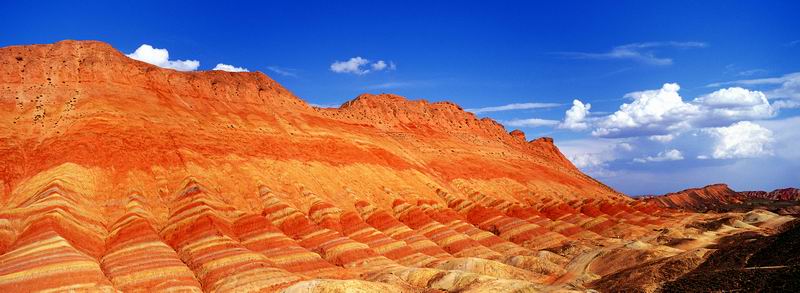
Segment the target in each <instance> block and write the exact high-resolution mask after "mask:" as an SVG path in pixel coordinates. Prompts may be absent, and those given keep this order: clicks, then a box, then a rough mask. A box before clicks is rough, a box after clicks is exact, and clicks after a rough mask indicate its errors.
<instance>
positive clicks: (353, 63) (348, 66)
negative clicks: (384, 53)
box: [331, 57, 369, 75]
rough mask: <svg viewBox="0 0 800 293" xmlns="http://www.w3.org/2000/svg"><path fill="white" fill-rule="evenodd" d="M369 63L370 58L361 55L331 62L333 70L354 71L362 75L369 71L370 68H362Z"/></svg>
mask: <svg viewBox="0 0 800 293" xmlns="http://www.w3.org/2000/svg"><path fill="white" fill-rule="evenodd" d="M367 63H369V60H367V59H364V58H361V57H353V58H350V60H347V61H336V62H333V64H331V71H333V72H336V73H353V74H356V75H362V74H367V73H369V69H364V68H361V67H362V66H364V65H366V64H367Z"/></svg>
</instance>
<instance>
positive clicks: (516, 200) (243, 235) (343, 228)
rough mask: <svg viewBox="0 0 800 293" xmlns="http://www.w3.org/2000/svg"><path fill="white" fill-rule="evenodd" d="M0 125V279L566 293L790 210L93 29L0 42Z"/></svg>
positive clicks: (447, 111)
mask: <svg viewBox="0 0 800 293" xmlns="http://www.w3.org/2000/svg"><path fill="white" fill-rule="evenodd" d="M0 125H3V126H4V127H2V128H0V160H2V161H0V185H2V194H0V195H1V196H0V292H19V291H39V290H42V291H51V292H61V291H82V290H87V291H91V290H95V291H114V290H120V291H123V292H124V291H134V292H136V291H148V292H149V291H162V290H163V291H181V292H201V291H205V292H230V291H235V292H255V291H261V292H273V291H283V292H347V290H356V289H357V290H360V291H361V292H440V291H447V292H535V291H554V290H564V289H566V290H570V289H577V290H583V289H586V287H587V286H592V285H591V284H592V283H591V282H592V281H594V280H598V279H601V278H602V277H604V276H615V275H617V273H618V272H623V271H625V270H626V269H630V268H633V267H635V266H637V265H641V264H648V263H650V262H658V261H661V260H669V259H672V258H675V257H678V258H680V257H684V256H685V255H687V253H689V254H691V255H693V256H694V257H692V259H696V260H697V262H694V261H693V262H691V263H692V264H696V263H699V261H700V260H701V259H702V258H703V257H704V255H705V254H704V253H695V252H697V251H695V250H696V249H701V251H700V252H703V251H704V250H702V249H704V248H702V247H704V246H706V245H708V244H709V243H713V241H714V240H715V239H716V238H717V237H722V236H725V235H730V234H731V233H734V232H741V231H761V230H762V229H761V225H764V226H765V227H771V226H774V225H777V224H779V223H783V222H785V221H788V220H787V218H786V217H781V216H778V215H774V214H752V215H750V216H742V215H739V216H738V217H739V218H740V219H741V221H739V222H742V221H745V222H746V223H745V222H742V223H741V224H738V222H736V221H732V223H735V224H737V225H738V226H736V225H735V226H736V227H732V226H728V225H724V224H719V225H716V224H714V223H717V222H720V220H719V219H716V218H709V217H708V216H707V215H703V214H697V213H685V212H679V211H674V210H670V209H663V208H660V207H658V206H657V205H656V204H654V203H647V202H641V201H634V200H631V199H630V198H628V197H626V196H624V195H622V194H620V193H618V192H616V191H614V190H612V189H610V188H609V187H607V186H605V185H603V184H602V183H600V182H598V181H596V180H594V179H593V178H591V177H589V176H586V175H585V174H583V173H581V172H580V171H579V170H578V169H576V168H575V166H573V165H572V164H571V163H570V162H569V161H568V160H567V159H566V158H565V157H564V156H563V155H562V154H561V153H560V151H559V150H558V148H557V147H556V146H555V145H554V144H553V140H552V139H550V138H537V139H534V140H530V141H529V140H527V139H526V137H525V134H524V133H522V132H521V131H512V132H508V131H507V130H506V129H504V128H503V127H502V126H501V125H500V124H498V123H496V122H494V121H492V120H491V119H478V118H477V117H475V115H473V114H472V113H468V112H465V111H463V110H462V109H461V108H460V107H459V106H458V105H455V104H453V103H449V102H437V103H429V102H426V101H421V100H418V101H411V100H407V99H405V98H403V97H400V96H396V95H391V94H380V95H371V94H363V95H360V96H358V97H356V98H355V99H353V100H351V101H349V102H347V103H345V104H343V105H342V106H341V107H339V108H335V109H319V108H313V107H310V106H309V105H308V104H306V103H305V102H304V101H302V100H301V99H299V98H298V97H296V96H294V95H293V94H292V93H291V92H290V91H288V90H286V89H285V88H283V87H282V86H281V85H279V84H278V83H276V82H275V81H273V80H272V79H270V78H269V77H267V76H266V75H264V74H262V73H229V72H222V71H207V72H177V71H173V70H167V69H162V68H158V67H154V66H152V65H149V64H145V63H141V62H138V61H134V60H132V59H129V58H127V57H126V56H125V55H123V54H122V53H120V52H118V51H116V50H114V49H113V48H111V46H109V45H107V44H104V43H100V42H78V41H64V42H59V43H56V44H53V45H34V46H15V47H7V48H0ZM726 219H727V218H726ZM731 219H732V218H731ZM709 221H710V223H712V224H708V223H709ZM725 223H728V222H725ZM697 227H710V228H707V229H706V228H703V229H698V228H697ZM715 229H716V230H715ZM767 231H769V230H768V229H767ZM650 267H651V268H652V269H653V270H656V269H657V268H660V267H661V266H650ZM693 268H694V267H693V266H688V265H687V266H684V267H682V270H681V271H679V272H675V273H674V274H672V275H680V274H681V273H685V272H688V271H690V270H691V269H693ZM672 275H670V276H672ZM663 281H665V279H664V278H652V280H651V281H649V282H647V283H646V284H644V285H646V286H647V287H648V288H650V287H652V286H657V285H658V283H659V282H663ZM615 284H616V283H615ZM598 286H599V285H598Z"/></svg>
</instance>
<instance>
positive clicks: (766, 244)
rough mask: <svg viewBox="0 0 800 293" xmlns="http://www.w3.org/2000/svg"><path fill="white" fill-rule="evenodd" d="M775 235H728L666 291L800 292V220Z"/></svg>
mask: <svg viewBox="0 0 800 293" xmlns="http://www.w3.org/2000/svg"><path fill="white" fill-rule="evenodd" d="M780 230H781V231H779V233H777V234H773V235H771V236H765V235H762V234H758V233H752V232H746V233H740V234H736V235H733V236H729V237H726V238H724V239H723V240H721V241H720V242H719V244H717V245H716V246H715V247H713V248H716V249H717V250H716V251H714V252H713V253H711V255H709V256H708V258H707V259H706V260H705V262H703V263H702V264H700V265H699V266H698V267H697V268H695V269H694V270H693V271H691V272H689V273H687V274H684V275H683V276H681V277H678V278H677V279H675V280H673V281H669V282H666V283H665V284H664V285H663V286H662V288H661V290H662V291H663V292H798V291H800V220H795V221H792V222H789V223H787V224H786V225H784V226H782V227H781V228H780Z"/></svg>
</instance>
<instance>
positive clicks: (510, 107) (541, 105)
mask: <svg viewBox="0 0 800 293" xmlns="http://www.w3.org/2000/svg"><path fill="white" fill-rule="evenodd" d="M558 106H561V104H558V103H514V104H508V105H502V106H492V107H483V108H472V109H466V110H465V111H468V112H472V113H475V114H480V113H489V112H500V111H512V110H528V109H541V108H553V107H558Z"/></svg>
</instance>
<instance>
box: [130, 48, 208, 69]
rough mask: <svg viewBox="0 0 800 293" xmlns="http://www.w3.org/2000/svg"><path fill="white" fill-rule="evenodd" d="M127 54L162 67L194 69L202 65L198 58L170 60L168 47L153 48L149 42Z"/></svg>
mask: <svg viewBox="0 0 800 293" xmlns="http://www.w3.org/2000/svg"><path fill="white" fill-rule="evenodd" d="M126 56H128V57H130V58H132V59H135V60H139V61H142V62H145V63H150V64H153V65H155V66H158V67H161V68H169V69H175V70H178V71H194V70H197V68H198V67H200V61H197V60H169V51H167V49H158V48H153V46H150V45H148V44H142V45H141V46H139V48H137V49H136V51H134V52H133V53H130V54H127V55H126Z"/></svg>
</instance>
